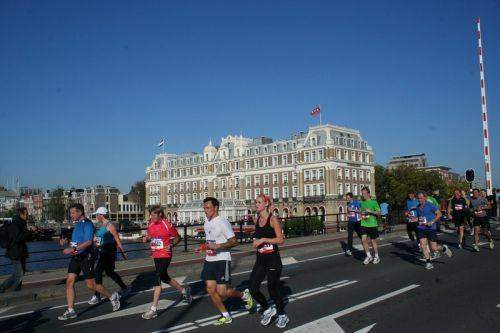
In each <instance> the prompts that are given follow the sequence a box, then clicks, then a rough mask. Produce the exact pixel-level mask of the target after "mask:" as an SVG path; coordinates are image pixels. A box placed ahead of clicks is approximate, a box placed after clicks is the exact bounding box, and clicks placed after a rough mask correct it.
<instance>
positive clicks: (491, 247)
mask: <svg viewBox="0 0 500 333" xmlns="http://www.w3.org/2000/svg"><path fill="white" fill-rule="evenodd" d="M494 248H495V242H494V241H493V239H492V240H490V250H493V249H494Z"/></svg>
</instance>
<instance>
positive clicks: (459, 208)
mask: <svg viewBox="0 0 500 333" xmlns="http://www.w3.org/2000/svg"><path fill="white" fill-rule="evenodd" d="M463 209H464V206H463V205H459V204H456V205H455V210H457V211H459V210H463Z"/></svg>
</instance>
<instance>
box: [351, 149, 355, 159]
mask: <svg viewBox="0 0 500 333" xmlns="http://www.w3.org/2000/svg"><path fill="white" fill-rule="evenodd" d="M351 160H353V161H356V152H354V151H353V152H351Z"/></svg>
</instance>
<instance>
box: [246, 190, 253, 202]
mask: <svg viewBox="0 0 500 333" xmlns="http://www.w3.org/2000/svg"><path fill="white" fill-rule="evenodd" d="M245 199H246V200H252V199H253V198H252V190H251V189H247V190H245Z"/></svg>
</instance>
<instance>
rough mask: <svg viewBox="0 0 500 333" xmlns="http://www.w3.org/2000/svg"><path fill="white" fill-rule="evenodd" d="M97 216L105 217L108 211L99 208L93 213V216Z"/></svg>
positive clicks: (104, 208)
mask: <svg viewBox="0 0 500 333" xmlns="http://www.w3.org/2000/svg"><path fill="white" fill-rule="evenodd" d="M97 214H100V215H106V214H108V210H107V209H106V207H99V208H97V210H96V211H95V213H94V215H97Z"/></svg>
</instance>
